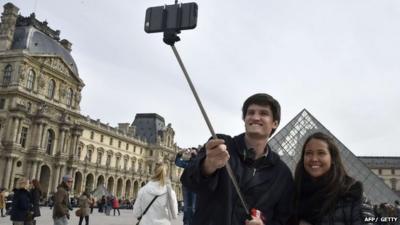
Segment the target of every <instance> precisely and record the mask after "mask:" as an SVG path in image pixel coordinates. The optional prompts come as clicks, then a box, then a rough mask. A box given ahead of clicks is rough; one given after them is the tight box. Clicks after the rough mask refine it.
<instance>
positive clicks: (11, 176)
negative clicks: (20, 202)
mask: <svg viewBox="0 0 400 225" xmlns="http://www.w3.org/2000/svg"><path fill="white" fill-rule="evenodd" d="M10 161H11V173H10V179H9V185H10V190H11V189H13V188H15V187H14V182H13V178H14V174H15V163H16V161H17V160H16V158H14V157H11V158H10Z"/></svg>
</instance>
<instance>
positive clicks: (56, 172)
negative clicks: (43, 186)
mask: <svg viewBox="0 0 400 225" xmlns="http://www.w3.org/2000/svg"><path fill="white" fill-rule="evenodd" d="M60 170H61V168H60V166H59V165H55V166H54V180H53V182H52V185H50V186H51V187H52V188H51V190H50V191H55V190H56V189H57V186H58V184H59V183H60V182H59V181H58V180H59V179H60Z"/></svg>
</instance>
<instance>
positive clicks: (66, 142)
mask: <svg viewBox="0 0 400 225" xmlns="http://www.w3.org/2000/svg"><path fill="white" fill-rule="evenodd" d="M67 150H68V135H67V133H66V134H65V136H64V143H63V147H62V152H63V153H65V152H66V151H67Z"/></svg>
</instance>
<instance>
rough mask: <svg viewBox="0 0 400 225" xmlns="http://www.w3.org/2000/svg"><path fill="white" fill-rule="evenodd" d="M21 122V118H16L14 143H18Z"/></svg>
mask: <svg viewBox="0 0 400 225" xmlns="http://www.w3.org/2000/svg"><path fill="white" fill-rule="evenodd" d="M20 123H21V121H20V120H19V118H17V117H14V127H13V136H12V139H11V140H12V141H13V142H14V143H18V140H17V138H18V127H19V126H20Z"/></svg>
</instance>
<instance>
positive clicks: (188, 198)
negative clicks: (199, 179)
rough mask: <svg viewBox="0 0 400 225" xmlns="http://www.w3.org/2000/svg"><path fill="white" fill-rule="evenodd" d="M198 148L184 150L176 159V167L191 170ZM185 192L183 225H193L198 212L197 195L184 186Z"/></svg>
mask: <svg viewBox="0 0 400 225" xmlns="http://www.w3.org/2000/svg"><path fill="white" fill-rule="evenodd" d="M196 156H197V148H189V149H183V150H181V151H179V152H178V154H177V155H176V157H175V165H176V166H178V167H180V168H184V169H186V168H189V167H190V166H191V165H193V164H194V162H195V158H196ZM182 191H183V203H184V204H183V225H192V220H193V215H194V212H195V210H196V208H195V206H196V193H194V192H192V191H190V190H189V189H188V188H187V187H186V186H185V185H182Z"/></svg>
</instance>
